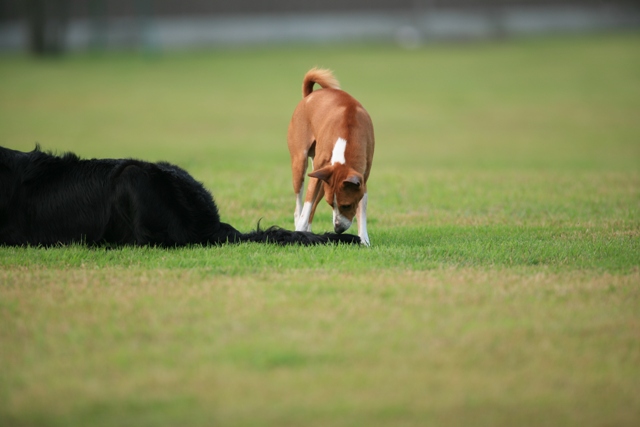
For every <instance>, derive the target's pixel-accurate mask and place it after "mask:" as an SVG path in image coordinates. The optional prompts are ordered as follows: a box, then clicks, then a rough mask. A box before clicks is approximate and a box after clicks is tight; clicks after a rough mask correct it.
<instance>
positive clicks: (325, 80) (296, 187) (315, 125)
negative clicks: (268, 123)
mask: <svg viewBox="0 0 640 427" xmlns="http://www.w3.org/2000/svg"><path fill="white" fill-rule="evenodd" d="M316 83H317V84H319V85H320V86H322V89H320V90H317V91H313V86H314V84H316ZM302 97H303V99H302V101H300V103H299V104H298V106H297V107H296V109H295V110H294V112H293V117H292V118H291V123H290V124H289V132H288V135H287V142H288V144H289V153H290V154H291V171H292V173H293V191H294V193H295V195H296V209H295V211H294V214H293V216H294V221H295V227H296V231H311V223H312V221H313V214H314V212H315V210H316V207H317V206H318V203H319V202H320V200H321V199H322V196H323V195H324V196H325V198H326V201H327V203H329V205H331V207H332V208H333V227H334V230H335V232H336V233H342V232H344V231H345V230H347V229H348V228H349V227H350V226H351V223H352V222H353V218H354V216H356V217H357V220H358V235H359V236H360V239H361V242H362V244H364V245H367V246H369V244H370V242H369V236H368V234H367V179H368V178H369V172H370V171H371V162H372V161H373V150H374V146H375V139H374V136H373V124H372V123H371V118H370V117H369V114H368V113H367V111H366V110H365V109H364V108H363V107H362V105H361V104H360V103H359V102H358V101H356V100H355V99H354V98H353V97H352V96H351V95H349V94H348V93H347V92H344V91H342V90H340V85H339V83H338V80H336V78H335V77H334V76H333V74H332V72H331V71H329V70H324V69H317V68H313V69H311V70H309V71H308V72H307V74H305V76H304V79H303V81H302ZM308 157H310V158H311V159H312V160H313V172H311V173H310V174H309V176H310V177H311V179H310V180H309V184H308V187H307V193H306V195H305V199H304V204H303V203H302V192H301V191H302V184H303V183H304V175H305V172H306V170H307V164H308V159H307V158H308ZM321 182H322V183H321Z"/></svg>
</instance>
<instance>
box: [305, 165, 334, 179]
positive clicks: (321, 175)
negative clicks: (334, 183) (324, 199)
mask: <svg viewBox="0 0 640 427" xmlns="http://www.w3.org/2000/svg"><path fill="white" fill-rule="evenodd" d="M331 175H333V166H325V167H323V168H322V169H318V170H316V171H313V172H311V173H310V174H309V176H310V177H311V178H317V179H319V180H321V181H324V182H327V183H328V182H329V180H330V179H331Z"/></svg>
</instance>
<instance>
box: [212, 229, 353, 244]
mask: <svg viewBox="0 0 640 427" xmlns="http://www.w3.org/2000/svg"><path fill="white" fill-rule="evenodd" d="M221 225H223V226H226V227H229V228H228V234H227V238H226V240H227V241H228V242H236V243H240V242H258V243H274V244H278V245H283V246H284V245H303V246H310V245H326V244H328V243H344V244H357V243H360V237H358V236H355V235H353V234H336V233H324V234H314V233H311V232H307V231H290V230H285V229H283V228H280V227H278V226H272V227H269V228H267V229H265V230H263V229H261V228H260V223H258V227H257V229H256V231H252V232H250V233H240V232H239V231H237V230H236V229H235V228H233V227H232V226H230V225H229V224H224V223H222V224H221ZM221 243H222V242H221Z"/></svg>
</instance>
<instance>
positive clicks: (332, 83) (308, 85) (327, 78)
mask: <svg viewBox="0 0 640 427" xmlns="http://www.w3.org/2000/svg"><path fill="white" fill-rule="evenodd" d="M316 83H318V84H319V85H320V86H322V87H323V88H331V89H340V83H338V79H336V78H335V76H334V75H333V72H331V70H327V69H324V68H312V69H310V70H309V71H307V74H305V75H304V79H303V80H302V97H303V98H304V97H305V96H307V95H309V94H310V93H311V92H313V85H314V84H316Z"/></svg>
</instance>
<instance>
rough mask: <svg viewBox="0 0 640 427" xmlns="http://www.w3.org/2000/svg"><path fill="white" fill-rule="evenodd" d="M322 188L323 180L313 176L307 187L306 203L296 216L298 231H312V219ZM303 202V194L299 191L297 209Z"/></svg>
mask: <svg viewBox="0 0 640 427" xmlns="http://www.w3.org/2000/svg"><path fill="white" fill-rule="evenodd" d="M321 189H322V182H321V181H320V180H319V179H316V178H311V179H310V180H309V185H308V187H307V194H306V196H305V201H304V205H302V209H301V211H300V215H298V217H297V218H296V231H311V221H312V218H313V212H314V207H315V205H316V203H315V201H316V199H317V198H318V196H319V194H320V190H321ZM301 203H302V196H301V195H300V193H298V196H297V198H296V210H297V209H298V206H299V205H300V204H301Z"/></svg>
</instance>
